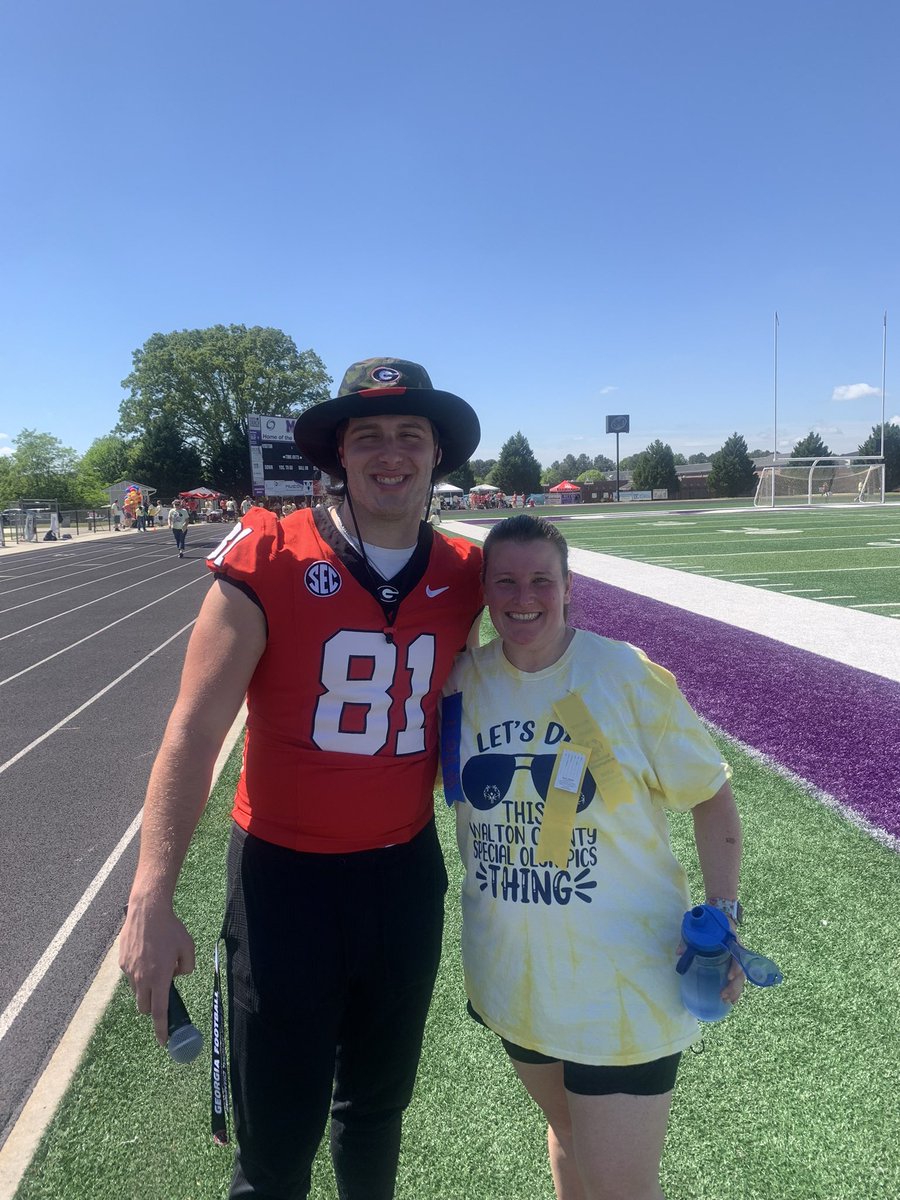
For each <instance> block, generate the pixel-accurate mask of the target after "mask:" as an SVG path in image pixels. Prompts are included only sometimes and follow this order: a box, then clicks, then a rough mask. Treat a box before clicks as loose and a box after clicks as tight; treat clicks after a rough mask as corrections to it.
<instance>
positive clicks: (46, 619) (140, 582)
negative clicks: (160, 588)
mask: <svg viewBox="0 0 900 1200" xmlns="http://www.w3.org/2000/svg"><path fill="white" fill-rule="evenodd" d="M187 565H188V564H187V563H180V564H179V565H178V566H177V567H170V568H169V570H168V571H160V572H158V573H157V574H156V575H148V576H147V578H146V579H139V580H137V582H136V583H129V584H127V585H126V586H125V587H123V588H119V590H118V591H116V592H107V593H106V595H105V596H98V597H97V598H96V600H85V602H84V604H76V605H75V607H74V608H67V609H66V610H65V611H64V612H58V613H54V615H53V616H52V617H44V619H43V621H35V622H34V624H33V625H25V626H24V627H23V628H22V629H14V630H13V632H12V633H4V634H2V635H0V642H5V641H6V639H7V638H11V637H18V636H19V634H20V633H29V632H30V631H31V630H32V629H37V628H38V626H39V625H46V624H48V622H50V621H58V620H59V618H60V617H68V616H69V615H70V614H71V613H76V612H81V610H82V609H83V608H90V607H91V605H92V604H102V602H103V601H104V600H111V599H112V598H113V597H114V596H121V595H122V593H123V592H130V591H131V589H132V588H136V587H143V585H144V584H145V583H149V582H150V581H151V579H162V577H163V576H164V575H171V574H172V572H173V571H181V570H182V569H183V568H184V567H186V566H187ZM200 578H201V579H202V578H203V576H202V575H201V576H200ZM98 582H99V581H98ZM6 611H7V612H12V611H13V610H12V609H11V608H8V609H6Z"/></svg>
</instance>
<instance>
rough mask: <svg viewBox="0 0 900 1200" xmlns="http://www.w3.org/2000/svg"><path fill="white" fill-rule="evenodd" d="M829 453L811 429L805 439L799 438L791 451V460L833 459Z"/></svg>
mask: <svg viewBox="0 0 900 1200" xmlns="http://www.w3.org/2000/svg"><path fill="white" fill-rule="evenodd" d="M833 457H834V456H833V455H832V453H831V451H830V450H829V449H828V447H827V446H826V445H825V443H824V442H823V441H822V439H821V437H820V436H819V434H817V433H815V432H814V431H813V430H812V429H811V430H810V431H809V433H808V434H807V435H806V437H805V438H801V439H800V441H799V442H797V444H796V445H795V446H794V448H793V450H792V451H791V458H833Z"/></svg>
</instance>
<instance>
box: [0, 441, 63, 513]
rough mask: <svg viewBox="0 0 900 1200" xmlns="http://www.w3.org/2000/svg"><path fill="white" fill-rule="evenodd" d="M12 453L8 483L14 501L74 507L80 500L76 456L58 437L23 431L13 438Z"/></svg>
mask: <svg viewBox="0 0 900 1200" xmlns="http://www.w3.org/2000/svg"><path fill="white" fill-rule="evenodd" d="M13 445H14V446H15V450H14V451H13V453H12V454H11V455H9V460H10V463H11V466H10V470H9V475H8V480H7V484H6V485H5V486H11V487H12V489H13V491H14V492H15V493H16V494H15V497H14V498H15V499H19V498H21V497H29V498H32V499H40V500H57V501H59V506H60V508H75V507H77V505H78V504H79V502H80V500H81V496H80V495H79V491H78V482H77V479H76V473H77V469H78V455H77V454H76V452H75V451H74V450H72V449H70V448H69V447H68V446H64V445H63V444H62V442H61V441H60V440H59V438H55V437H53V435H52V434H49V433H38V431H37V430H36V429H23V430H22V432H21V433H20V434H19V436H18V437H17V438H15V439H14V441H13Z"/></svg>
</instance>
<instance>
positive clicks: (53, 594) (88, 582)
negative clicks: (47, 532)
mask: <svg viewBox="0 0 900 1200" xmlns="http://www.w3.org/2000/svg"><path fill="white" fill-rule="evenodd" d="M149 565H150V564H149V563H145V562H144V563H138V565H137V566H136V567H129V568H128V569H127V570H125V571H113V573H112V575H100V576H99V577H98V578H96V579H87V580H85V582H84V583H76V584H75V586H74V587H70V588H63V589H62V591H61V592H49V593H48V594H47V595H46V596H37V597H36V598H35V599H34V600H26V601H25V602H24V604H14V605H13V606H12V608H4V609H0V616H2V617H5V616H6V614H7V613H11V612H18V610H19V609H20V608H28V606H29V605H30V604H41V603H42V602H43V601H44V600H53V599H54V597H56V596H67V595H68V594H69V592H77V591H78V589H79V588H84V587H90V586H91V585H92V584H94V583H106V581H107V579H115V578H116V577H117V576H119V575H130V574H131V572H132V571H143V569H144V567H147V566H149ZM42 582H43V583H46V582H47V580H46V579H44V580H42ZM28 586H29V587H37V586H38V585H37V584H29V585H28ZM22 590H24V589H22Z"/></svg>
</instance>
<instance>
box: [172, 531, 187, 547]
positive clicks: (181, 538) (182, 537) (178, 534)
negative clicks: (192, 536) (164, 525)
mask: <svg viewBox="0 0 900 1200" xmlns="http://www.w3.org/2000/svg"><path fill="white" fill-rule="evenodd" d="M172 532H173V533H174V534H175V545H176V546H177V547H178V549H179V550H184V543H185V542H186V541H187V525H185V527H184V529H176V528H175V526H174V525H173V526H172Z"/></svg>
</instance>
